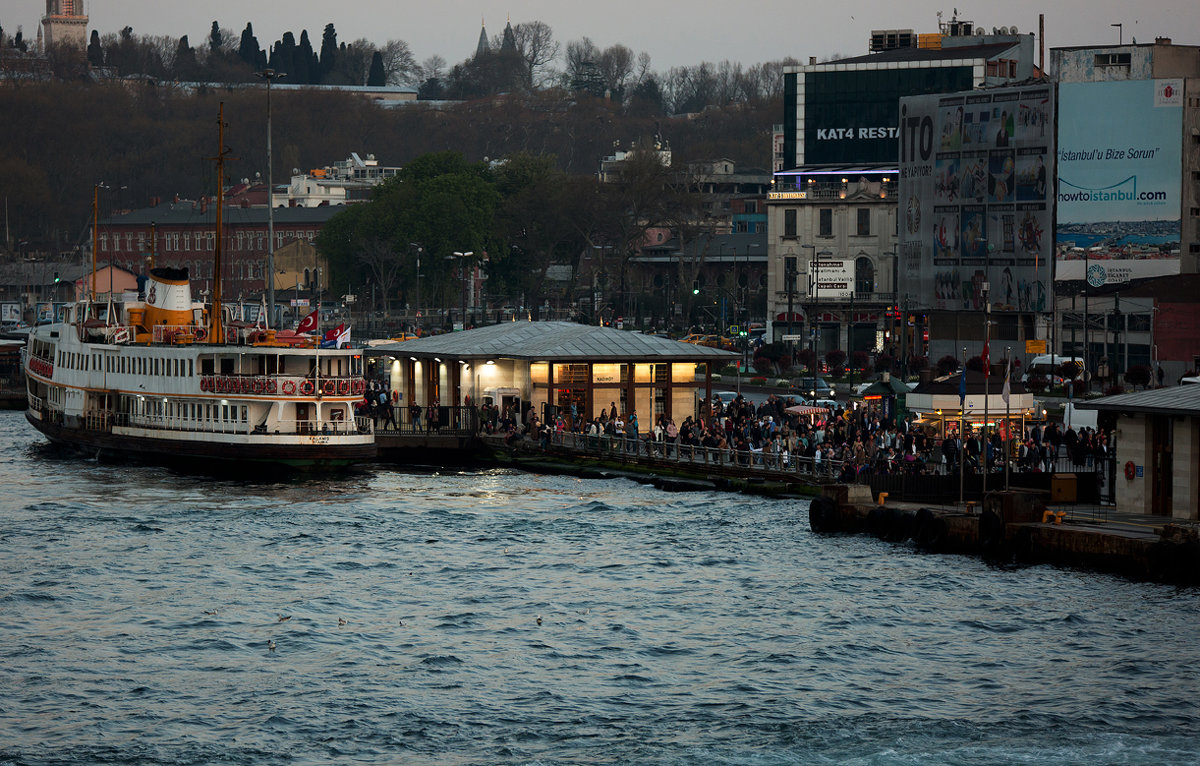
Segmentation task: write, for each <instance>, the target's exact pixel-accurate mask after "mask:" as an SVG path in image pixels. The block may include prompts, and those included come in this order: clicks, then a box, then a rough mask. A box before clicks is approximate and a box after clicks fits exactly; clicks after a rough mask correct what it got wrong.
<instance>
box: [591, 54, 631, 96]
mask: <svg viewBox="0 0 1200 766" xmlns="http://www.w3.org/2000/svg"><path fill="white" fill-rule="evenodd" d="M596 66H598V67H599V68H600V76H601V77H603V78H604V85H605V87H607V88H608V90H609V91H610V92H611V93H612V94H613V96H614V98H617V97H619V98H622V99H623V98H624V94H625V86H626V85H628V84H629V79H630V77H631V76H632V75H633V51H631V50H629V49H628V48H626V47H625V46H624V45H621V44H619V43H618V44H617V45H613V46H610V47H608V48H605V49H604V52H603V53H601V54H600V58H599V60H597V61H596Z"/></svg>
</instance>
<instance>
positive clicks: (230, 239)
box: [96, 198, 338, 298]
mask: <svg viewBox="0 0 1200 766" xmlns="http://www.w3.org/2000/svg"><path fill="white" fill-rule="evenodd" d="M215 212H216V211H215V209H214V208H213V207H212V205H211V203H210V201H209V200H208V199H207V198H206V199H202V200H174V201H171V202H163V203H158V204H155V205H152V206H150V207H147V208H141V209H138V210H133V211H130V212H129V213H126V214H125V215H119V216H113V217H110V218H105V219H101V221H100V223H99V231H98V233H97V237H96V241H97V247H98V252H97V254H96V255H97V259H98V260H100V261H103V262H107V263H112V264H114V265H117V266H120V267H122V268H125V269H128V270H129V271H132V272H134V273H138V274H140V273H144V271H145V265H146V261H147V259H148V258H151V257H153V258H154V262H155V264H156V265H169V266H174V267H179V268H181V267H187V268H188V270H189V271H190V272H191V275H192V279H193V281H194V282H195V283H197V284H201V285H202V284H203V282H204V280H210V279H212V276H213V249H214V247H215V245H216V238H217V232H216V229H215V224H216V219H215ZM337 212H338V208H337V207H334V206H329V205H325V206H321V207H281V208H278V209H276V210H275V211H274V229H275V250H276V251H278V250H280V249H282V248H284V247H285V246H287V245H288V244H289V243H293V242H296V241H300V242H304V243H307V244H309V245H311V244H312V242H313V240H315V239H316V237H317V234H318V233H320V231H321V229H322V227H324V225H325V223H326V222H327V221H328V220H329V219H330V218H331V217H333V216H334V215H335V214H336V213H337ZM222 218H223V224H222V226H223V229H224V231H223V233H222V234H221V237H222V240H221V242H222V260H223V263H224V268H225V274H224V278H225V288H224V293H225V295H226V296H227V297H230V298H233V297H236V296H238V295H239V294H240V295H244V296H246V297H249V296H251V295H257V294H259V293H260V292H262V290H263V289H264V287H265V285H266V275H265V269H266V262H267V209H266V208H265V207H250V206H249V205H248V204H247V205H246V206H245V207H242V206H231V205H227V206H226V208H225V212H224V215H223V216H222ZM306 251H307V252H309V253H310V254H311V255H312V257H313V259H314V262H313V264H312V270H311V272H308V273H305V271H304V270H303V269H301V268H300V267H299V266H296V265H293V266H292V267H289V273H286V274H283V275H280V274H277V275H276V279H275V283H276V285H277V286H281V289H284V288H288V287H291V282H296V281H298V282H299V283H300V284H302V285H304V286H307V287H308V288H309V289H316V290H318V291H319V290H323V289H326V288H327V283H326V280H327V270H326V269H325V267H324V266H325V265H324V263H323V262H321V261H320V260H319V258H320V256H319V255H318V254H317V252H316V251H315V249H308V250H306ZM277 265H278V264H277ZM292 271H295V272H296V274H291V272H292ZM289 280H290V281H289Z"/></svg>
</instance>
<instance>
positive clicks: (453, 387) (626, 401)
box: [366, 322, 739, 430]
mask: <svg viewBox="0 0 1200 766" xmlns="http://www.w3.org/2000/svg"><path fill="white" fill-rule="evenodd" d="M366 354H367V356H368V358H371V359H374V360H375V363H376V365H384V369H383V371H382V376H383V377H384V378H385V379H386V380H387V381H389V388H390V389H391V390H392V391H394V392H397V402H398V404H400V405H402V406H407V405H411V404H412V403H413V402H416V403H417V404H419V405H421V406H423V407H424V406H429V405H431V404H434V403H437V404H439V405H441V406H466V405H472V406H478V405H482V404H484V403H486V402H489V401H490V402H491V403H493V404H495V405H496V406H498V407H500V408H501V409H502V410H503V408H504V407H507V406H512V405H515V406H517V407H519V408H520V411H521V413H522V414H524V413H525V412H527V411H528V410H529V408H531V407H532V408H533V409H534V411H535V412H536V413H537V414H538V416H539V417H540V418H542V419H543V422H548V421H549V420H550V419H551V418H553V417H556V416H557V415H559V414H563V415H569V414H570V411H571V405H574V406H575V411H576V412H577V413H578V415H579V416H581V417H584V418H586V419H589V420H590V419H591V418H594V417H598V416H599V414H600V411H601V410H604V411H608V410H610V409H611V408H612V407H613V406H614V405H615V406H616V408H617V410H618V411H619V412H620V413H622V414H625V415H628V414H629V413H631V412H636V413H637V415H638V419H639V421H640V423H641V424H642V427H643V428H644V429H646V430H649V429H650V428H651V427H652V425H653V423H654V422H655V421H656V420H657V419H658V417H659V416H660V415H666V416H667V417H669V418H674V419H675V420H676V421H678V422H682V420H683V419H684V418H686V417H688V416H694V415H696V412H697V406H696V405H697V396H696V389H697V388H700V387H703V388H704V389H705V399H706V400H708V399H710V398H711V396H712V375H713V372H714V369H720V368H721V367H723V366H725V365H726V364H732V363H734V362H735V361H736V360H737V359H738V357H739V355H738V354H736V353H734V352H730V351H724V350H722V349H717V348H710V347H707V346H700V345H696V344H692V343H681V342H679V341H674V340H669V339H667V338H662V337H659V336H655V335H643V334H641V333H636V332H626V331H624V330H616V329H613V328H611V327H597V326H593V325H583V324H575V323H572V322H506V323H501V324H496V325H490V326H487V327H480V328H477V329H474V330H466V331H464V332H456V333H448V334H445V335H434V336H430V337H426V338H417V339H415V340H408V341H403V342H397V343H389V344H384V345H379V346H375V347H373V348H370V349H368V350H367V351H366ZM697 370H700V371H701V372H702V373H703V375H704V377H703V381H702V382H701V381H700V380H698V379H697ZM379 376H380V373H379V372H377V374H376V377H379Z"/></svg>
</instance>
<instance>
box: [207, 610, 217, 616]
mask: <svg viewBox="0 0 1200 766" xmlns="http://www.w3.org/2000/svg"><path fill="white" fill-rule="evenodd" d="M204 613H205V614H208V615H213V614H216V613H217V610H216V609H205V610H204Z"/></svg>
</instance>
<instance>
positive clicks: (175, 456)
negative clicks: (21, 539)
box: [25, 411, 376, 474]
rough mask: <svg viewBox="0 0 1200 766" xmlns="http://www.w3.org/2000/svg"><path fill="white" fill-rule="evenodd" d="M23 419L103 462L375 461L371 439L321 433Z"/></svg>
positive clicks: (222, 467)
mask: <svg viewBox="0 0 1200 766" xmlns="http://www.w3.org/2000/svg"><path fill="white" fill-rule="evenodd" d="M25 418H26V419H27V420H28V421H29V423H30V424H31V425H32V426H33V427H34V428H36V429H37V430H38V431H39V432H40V433H41V434H42V435H44V436H45V437H46V438H47V439H48V440H49V441H50V443H51V444H53V445H55V446H56V447H60V448H63V449H66V450H69V451H71V452H75V453H79V454H81V455H86V456H89V457H95V458H98V459H101V460H127V461H132V462H138V463H150V464H155V465H169V466H171V467H174V468H180V469H183V470H189V471H197V472H206V473H207V472H217V473H238V474H254V473H259V472H261V471H266V470H278V469H283V470H287V471H294V472H305V473H317V472H330V471H340V470H345V469H347V468H349V467H350V466H352V465H355V464H359V463H364V462H370V461H372V460H374V459H375V456H376V447H375V442H374V440H373V438H372V439H371V440H370V441H366V442H364V443H362V444H356V445H347V444H345V443H340V444H336V445H332V444H322V443H321V441H322V437H321V436H320V435H315V434H314V435H313V436H312V437H310V440H309V443H293V444H280V443H278V442H276V441H274V440H270V439H268V438H266V437H262V443H259V444H255V443H253V437H252V439H251V440H250V441H246V442H227V441H215V440H198V441H189V442H181V441H180V440H178V439H163V438H156V437H154V436H152V435H146V434H145V433H137V434H136V435H135V434H123V433H114V432H110V431H95V430H90V429H86V428H78V427H73V426H70V425H66V424H61V423H52V422H47V421H45V420H42V419H41V418H40V417H38V416H37V415H35V414H34V413H32V412H29V411H27V412H26V413H25Z"/></svg>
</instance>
